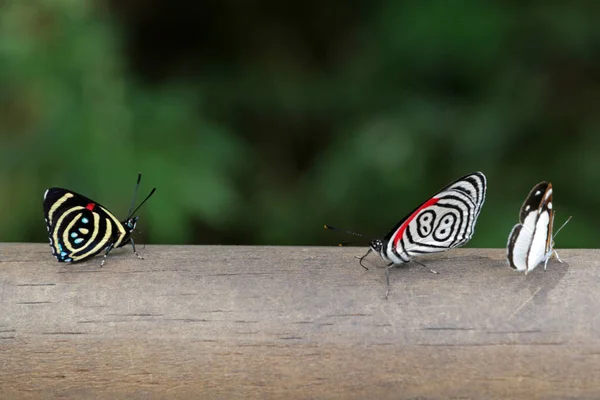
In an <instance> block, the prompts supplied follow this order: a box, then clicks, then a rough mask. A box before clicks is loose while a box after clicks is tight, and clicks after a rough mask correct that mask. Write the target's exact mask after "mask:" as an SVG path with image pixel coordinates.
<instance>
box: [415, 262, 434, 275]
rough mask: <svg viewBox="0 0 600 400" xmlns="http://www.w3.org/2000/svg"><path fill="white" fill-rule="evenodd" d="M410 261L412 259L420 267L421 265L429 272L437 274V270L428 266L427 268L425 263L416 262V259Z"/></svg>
mask: <svg viewBox="0 0 600 400" xmlns="http://www.w3.org/2000/svg"><path fill="white" fill-rule="evenodd" d="M411 261H412V262H415V263H417V264H419V265H420V266H421V267H423V268H425V269H427V270H428V271H429V272H431V273H432V274H439V272H437V271H434V270H432V269H430V268H429V267H428V266H427V265H425V264H421V263H420V262H418V261H416V260H411Z"/></svg>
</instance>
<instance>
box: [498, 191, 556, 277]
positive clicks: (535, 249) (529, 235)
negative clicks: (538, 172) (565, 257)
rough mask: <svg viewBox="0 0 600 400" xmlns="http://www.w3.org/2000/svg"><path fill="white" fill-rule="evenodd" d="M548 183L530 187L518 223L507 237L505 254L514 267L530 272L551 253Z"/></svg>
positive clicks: (550, 200)
mask: <svg viewBox="0 0 600 400" xmlns="http://www.w3.org/2000/svg"><path fill="white" fill-rule="evenodd" d="M553 221H554V210H553V206H552V184H551V183H549V182H540V183H538V184H537V185H535V186H534V187H533V189H531V191H530V192H529V195H528V196H527V198H526V199H525V202H524V203H523V205H522V206H521V211H520V213H519V223H518V224H517V225H515V226H514V227H513V229H512V231H511V232H510V235H509V237H508V245H507V258H508V263H509V265H510V266H511V267H512V268H514V269H516V270H517V271H525V272H530V271H532V270H533V269H534V268H535V267H537V266H538V265H539V264H540V263H542V262H544V261H546V260H547V259H548V257H549V256H550V255H551V254H552V224H553Z"/></svg>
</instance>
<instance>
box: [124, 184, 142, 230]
mask: <svg viewBox="0 0 600 400" xmlns="http://www.w3.org/2000/svg"><path fill="white" fill-rule="evenodd" d="M141 180H142V173H141V172H138V179H137V183H136V184H135V189H133V199H131V206H130V207H129V212H128V213H127V215H128V216H129V217H131V216H132V215H133V213H132V212H131V210H133V207H134V206H135V197H136V196H137V191H138V188H139V187H140V181H141ZM129 217H127V218H128V219H129Z"/></svg>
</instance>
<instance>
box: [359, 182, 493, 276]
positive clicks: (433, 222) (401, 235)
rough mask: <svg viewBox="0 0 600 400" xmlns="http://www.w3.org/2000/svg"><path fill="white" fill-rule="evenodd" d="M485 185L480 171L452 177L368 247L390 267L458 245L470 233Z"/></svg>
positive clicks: (483, 197) (464, 241) (463, 242)
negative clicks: (446, 183)
mask: <svg viewBox="0 0 600 400" xmlns="http://www.w3.org/2000/svg"><path fill="white" fill-rule="evenodd" d="M486 187H487V182H486V178H485V175H484V174H483V173H481V172H475V173H473V174H469V175H466V176H464V177H462V178H460V179H458V180H456V181H455V182H453V183H451V184H450V185H448V186H446V187H445V188H444V189H442V190H441V191H439V192H438V193H437V194H436V195H434V196H433V197H432V198H430V199H429V200H427V201H425V202H424V203H423V204H421V205H420V206H419V207H417V208H416V209H415V210H413V212H411V213H410V214H408V215H407V216H406V217H405V218H404V219H402V220H401V221H400V222H399V223H398V224H397V225H396V226H395V227H394V229H392V230H391V231H390V232H389V233H388V234H387V235H386V236H385V237H384V238H383V239H376V240H373V241H372V242H371V246H370V249H371V250H372V251H374V252H376V253H379V255H380V256H381V257H382V258H383V259H384V261H386V262H387V263H388V265H390V266H391V265H399V264H404V263H407V262H410V261H411V260H412V259H413V258H414V257H417V256H420V255H423V254H429V253H437V252H440V251H445V250H448V249H451V248H454V247H458V246H462V245H463V244H465V243H466V242H468V241H469V240H470V239H471V237H472V236H473V233H474V230H475V223H476V222H477V217H478V216H479V213H480V212H481V208H482V206H483V203H484V201H485V193H486Z"/></svg>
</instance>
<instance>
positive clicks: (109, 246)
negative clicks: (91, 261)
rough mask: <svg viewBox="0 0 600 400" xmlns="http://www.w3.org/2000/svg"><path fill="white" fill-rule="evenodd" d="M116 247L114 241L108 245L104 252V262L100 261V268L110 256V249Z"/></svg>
mask: <svg viewBox="0 0 600 400" xmlns="http://www.w3.org/2000/svg"><path fill="white" fill-rule="evenodd" d="M114 247H115V244H114V243H111V244H109V245H108V247H107V248H106V252H105V253H104V258H103V259H102V262H101V263H100V268H102V267H103V266H104V263H105V262H106V257H107V256H108V253H110V251H111V250H112V249H113V248H114Z"/></svg>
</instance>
